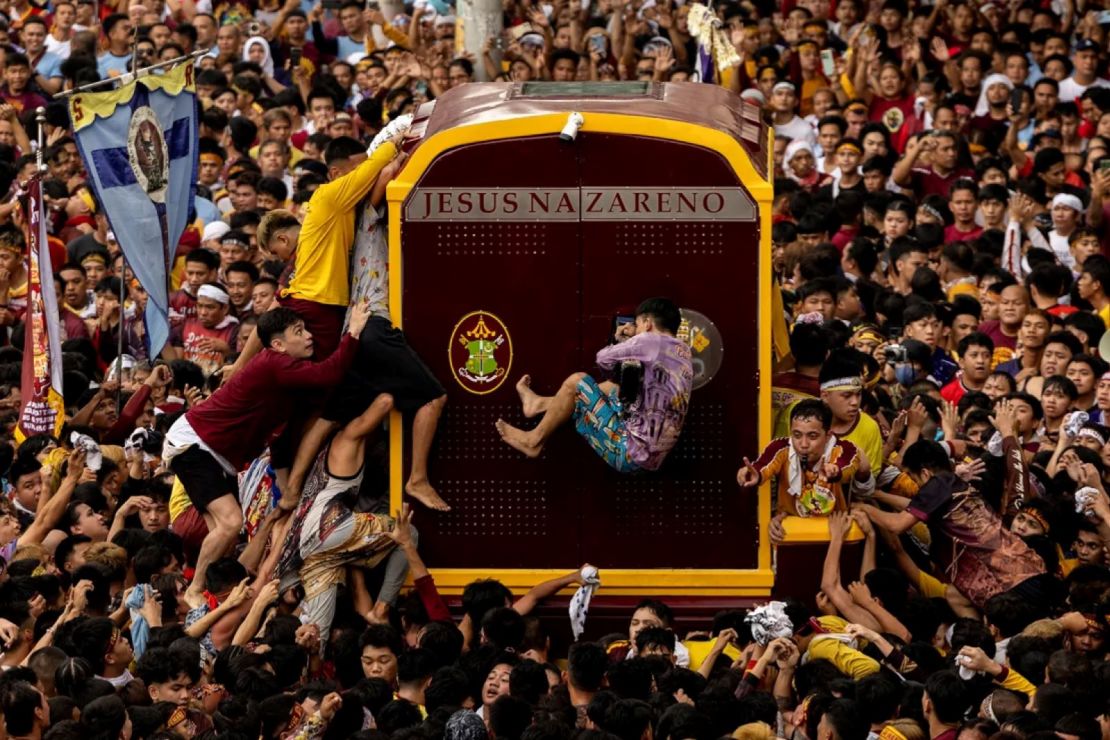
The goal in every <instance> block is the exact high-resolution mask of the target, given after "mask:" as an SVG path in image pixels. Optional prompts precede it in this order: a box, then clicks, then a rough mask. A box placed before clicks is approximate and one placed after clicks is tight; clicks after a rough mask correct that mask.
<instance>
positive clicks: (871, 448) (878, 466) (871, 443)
mask: <svg viewBox="0 0 1110 740" xmlns="http://www.w3.org/2000/svg"><path fill="white" fill-rule="evenodd" d="M841 439H846V440H848V441H849V442H851V443H852V444H854V445H855V446H856V449H858V450H859V451H860V452H862V453H863V456H864V457H866V458H867V462H868V464H869V465H870V466H871V474H872V475H875V476H877V475H878V474H879V472H880V471H881V470H882V468H883V433H882V430H881V429H879V423H878V422H877V421H875V420H874V419H872V418H871V416H870V415H869V414H865V413H864V412H862V411H861V412H860V413H859V421H857V422H856V427H855V429H853V430H852V431H850V432H848V433H847V434H845V435H842V436H841Z"/></svg>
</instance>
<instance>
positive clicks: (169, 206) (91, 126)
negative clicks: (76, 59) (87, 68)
mask: <svg viewBox="0 0 1110 740" xmlns="http://www.w3.org/2000/svg"><path fill="white" fill-rule="evenodd" d="M69 110H70V118H71V119H72V121H73V130H74V132H75V134H76V139H77V146H78V148H79V149H80V150H81V158H82V159H83V160H84V161H85V169H86V170H87V171H88V173H89V182H90V183H91V184H92V186H93V189H94V191H95V192H96V197H97V199H98V200H99V201H100V203H101V205H102V206H103V208H104V213H105V215H106V216H107V217H108V223H109V225H110V226H111V228H112V231H114V232H115V235H116V239H117V240H118V241H119V245H120V248H121V249H122V250H123V254H124V257H126V259H127V262H128V264H129V265H130V266H131V269H132V270H133V271H134V273H135V277H136V278H137V279H138V281H139V284H140V285H142V286H143V289H144V290H145V291H146V292H147V295H148V299H147V304H146V313H145V322H144V323H145V331H144V332H143V338H144V341H145V342H146V345H147V346H146V349H147V353H148V356H149V357H151V358H155V357H157V356H158V354H159V353H160V352H161V351H162V348H163V346H165V344H166V341H167V340H168V339H169V335H170V325H169V318H168V316H169V275H170V269H171V267H172V264H173V258H174V252H175V251H176V250H177V242H178V240H179V239H180V238H181V233H182V232H183V231H184V230H185V227H186V226H187V225H188V224H189V222H190V220H191V219H192V214H193V203H194V200H195V198H196V181H197V101H196V84H195V81H194V79H193V65H192V64H189V63H185V64H180V65H178V66H177V67H176V68H174V69H172V70H170V71H168V72H166V73H165V74H162V75H146V76H143V77H140V78H139V79H138V80H137V81H136V80H132V81H131V82H129V83H127V84H126V85H123V86H122V87H119V88H117V89H115V90H111V91H109V92H100V93H98V92H90V93H79V94H77V95H74V96H72V97H71V98H70V99H69ZM121 278H122V276H121Z"/></svg>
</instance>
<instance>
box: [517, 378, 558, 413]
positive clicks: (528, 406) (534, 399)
mask: <svg viewBox="0 0 1110 740" xmlns="http://www.w3.org/2000/svg"><path fill="white" fill-rule="evenodd" d="M516 392H517V394H518V395H520V404H521V406H522V407H523V408H524V417H525V418H526V419H531V418H532V417H533V416H539V415H540V414H544V413H547V407H548V405H549V404H550V403H551V399H552V398H553V396H541V395H539V394H537V393H536V392H535V391H534V390H532V376H531V375H522V376H521V377H520V380H518V381H517V382H516Z"/></svg>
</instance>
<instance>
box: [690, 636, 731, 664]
mask: <svg viewBox="0 0 1110 740" xmlns="http://www.w3.org/2000/svg"><path fill="white" fill-rule="evenodd" d="M715 642H717V641H716V640H715V639H714V640H687V641H685V642H683V643H682V644H683V645H685V646H686V650H687V651H688V652H689V653H690V670H691V671H696V670H698V669H699V668H701V664H702V663H704V662H705V659H706V658H707V657H709V651H711V650H712V649H713V644H714V643H715ZM722 655H725V656H726V657H727V658H728V659H729V660H732V661H735V660H736V659H737V658H739V657H740V651H739V650H737V649H736V648H735V647H734V646H732V645H725V650H724V652H723V653H722Z"/></svg>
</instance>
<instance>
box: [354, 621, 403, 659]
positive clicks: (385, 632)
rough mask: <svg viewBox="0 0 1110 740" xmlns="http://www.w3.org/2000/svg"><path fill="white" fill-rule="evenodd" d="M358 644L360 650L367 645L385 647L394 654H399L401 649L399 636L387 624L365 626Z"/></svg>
mask: <svg viewBox="0 0 1110 740" xmlns="http://www.w3.org/2000/svg"><path fill="white" fill-rule="evenodd" d="M358 646H359V650H360V651H361V650H363V649H365V648H367V647H377V648H386V649H388V650H389V651H390V652H392V653H393V654H394V655H396V656H400V655H401V651H402V649H403V645H402V643H401V636H400V635H399V634H397V630H395V629H393V628H392V627H391V626H389V625H388V624H372V625H370V626H369V627H367V628H366V631H365V632H363V633H362V636H361V637H360V638H359V641H358Z"/></svg>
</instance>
